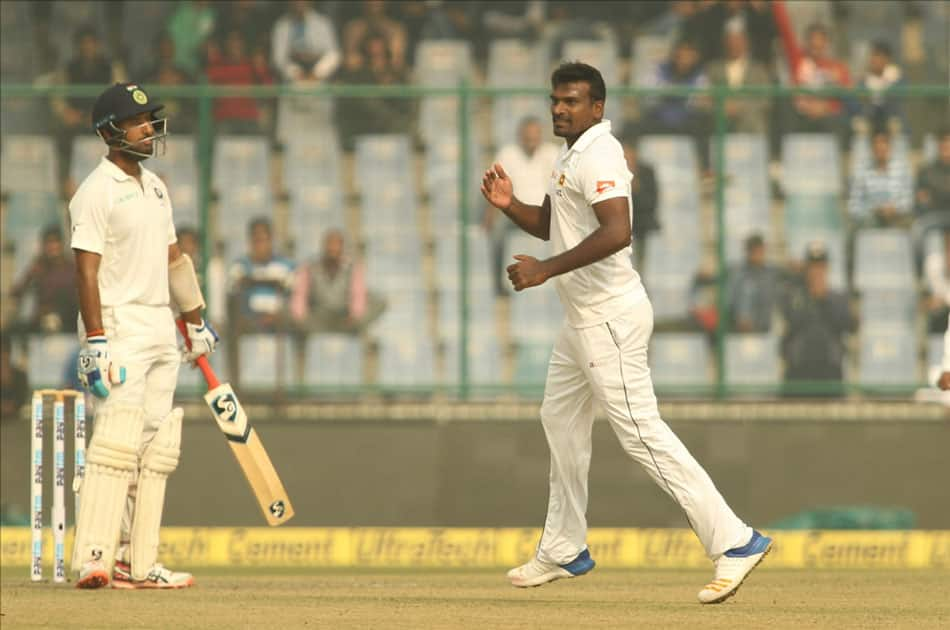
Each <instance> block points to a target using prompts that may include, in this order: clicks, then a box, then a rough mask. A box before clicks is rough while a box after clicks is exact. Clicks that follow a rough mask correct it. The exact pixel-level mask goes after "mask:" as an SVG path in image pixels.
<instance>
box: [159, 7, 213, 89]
mask: <svg viewBox="0 0 950 630" xmlns="http://www.w3.org/2000/svg"><path fill="white" fill-rule="evenodd" d="M216 21H217V14H216V12H215V9H214V7H213V6H212V3H211V2H208V1H207V0H193V1H186V2H182V3H181V4H179V5H178V9H177V10H176V11H175V13H174V14H173V15H172V17H171V20H170V21H169V23H168V33H169V34H170V35H171V38H172V41H174V43H175V65H176V66H178V67H179V68H181V69H182V70H184V71H185V72H187V73H188V74H190V75H191V76H198V75H199V74H200V72H201V69H202V68H203V67H204V64H205V61H206V60H205V59H204V58H203V56H204V55H203V53H204V49H205V42H207V41H208V38H209V37H211V34H212V33H214V25H215V22H216Z"/></svg>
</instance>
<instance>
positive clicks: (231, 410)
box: [205, 383, 251, 442]
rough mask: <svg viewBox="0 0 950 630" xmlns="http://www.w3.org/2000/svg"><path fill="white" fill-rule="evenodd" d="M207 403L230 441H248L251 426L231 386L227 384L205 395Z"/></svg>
mask: <svg viewBox="0 0 950 630" xmlns="http://www.w3.org/2000/svg"><path fill="white" fill-rule="evenodd" d="M205 402H207V403H208V406H209V407H211V410H212V411H213V412H214V419H215V420H216V421H217V422H218V427H219V428H220V429H221V431H222V432H223V433H224V434H225V435H226V436H227V438H228V439H229V440H232V441H235V442H246V441H247V438H248V435H249V434H250V432H251V425H250V423H248V421H247V416H246V415H245V414H244V409H242V408H241V404H240V403H239V402H238V400H237V396H235V395H234V391H233V390H232V389H231V386H230V385H228V384H227V383H225V384H223V385H219V386H217V387H215V388H214V389H212V390H211V391H210V392H208V393H207V394H205Z"/></svg>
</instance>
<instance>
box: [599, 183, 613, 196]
mask: <svg viewBox="0 0 950 630" xmlns="http://www.w3.org/2000/svg"><path fill="white" fill-rule="evenodd" d="M613 187H614V180H612V179H604V180H597V194H598V195H599V194H600V193H602V192H606V191H608V190H611V189H612V188H613Z"/></svg>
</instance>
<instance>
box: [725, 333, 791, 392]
mask: <svg viewBox="0 0 950 630" xmlns="http://www.w3.org/2000/svg"><path fill="white" fill-rule="evenodd" d="M725 359H726V360H725V364H726V382H727V384H728V385H729V386H744V385H754V386H759V388H758V389H757V391H756V393H762V392H763V391H764V389H763V388H769V387H770V386H775V387H777V386H778V384H779V382H780V380H781V373H780V362H779V350H778V338H777V337H775V336H774V335H770V334H768V333H766V334H753V333H746V334H733V335H729V336H728V337H727V338H726V357H725Z"/></svg>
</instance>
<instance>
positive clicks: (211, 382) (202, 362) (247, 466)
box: [178, 320, 294, 526]
mask: <svg viewBox="0 0 950 630" xmlns="http://www.w3.org/2000/svg"><path fill="white" fill-rule="evenodd" d="M178 330H179V331H181V334H182V336H184V338H185V343H186V344H189V341H188V333H187V331H186V329H185V322H184V321H182V320H178ZM189 346H190V344H189ZM195 363H196V364H197V366H198V369H199V370H201V373H202V375H204V378H205V381H206V382H207V383H208V393H206V394H205V396H204V399H205V402H206V403H208V407H210V408H211V413H212V414H214V419H215V421H216V422H217V423H218V428H220V429H221V432H222V433H224V436H225V437H226V438H227V439H228V445H229V446H230V447H231V452H232V453H234V457H235V458H236V459H237V461H238V464H240V466H241V470H243V471H244V476H245V477H246V478H247V482H248V483H249V484H250V486H251V491H252V492H253V493H254V496H255V497H256V498H257V503H258V504H259V505H260V507H261V512H263V513H264V518H265V519H266V520H267V524H268V525H271V526H276V525H283V524H284V523H286V522H287V521H289V520H290V519H291V517H293V515H294V508H293V506H292V505H291V504H290V498H289V497H288V496H287V491H286V490H284V484H283V483H281V481H280V477H279V476H278V475H277V471H276V470H274V464H272V463H271V461H270V457H269V456H268V455H267V451H266V450H264V444H263V443H262V442H261V438H260V437H258V435H257V431H255V430H254V427H252V426H251V423H250V422H248V419H247V414H245V413H244V408H243V407H242V406H241V403H240V401H238V398H237V395H236V394H235V393H234V390H233V389H231V385H230V384H229V383H221V382H220V381H218V377H217V375H216V374H215V373H214V370H213V369H212V368H211V364H210V363H208V357H206V356H200V357H198V359H197V361H195Z"/></svg>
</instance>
